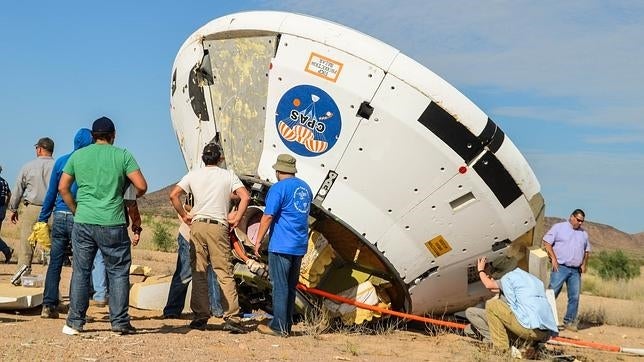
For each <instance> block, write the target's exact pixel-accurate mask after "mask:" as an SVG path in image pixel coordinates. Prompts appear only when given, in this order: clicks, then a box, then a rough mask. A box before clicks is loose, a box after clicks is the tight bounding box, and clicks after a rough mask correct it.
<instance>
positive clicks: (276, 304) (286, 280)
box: [268, 252, 302, 334]
mask: <svg viewBox="0 0 644 362" xmlns="http://www.w3.org/2000/svg"><path fill="white" fill-rule="evenodd" d="M301 265H302V256H301V255H289V254H280V253H272V252H269V253H268V274H269V276H270V277H271V284H273V293H272V296H273V320H272V321H271V322H270V323H269V324H268V326H269V327H271V329H272V330H274V331H276V332H279V333H283V334H288V333H291V327H292V326H293V309H294V308H295V295H296V290H295V287H296V286H297V281H298V280H299V278H300V266H301Z"/></svg>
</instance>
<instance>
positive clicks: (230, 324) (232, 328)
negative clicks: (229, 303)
mask: <svg viewBox="0 0 644 362" xmlns="http://www.w3.org/2000/svg"><path fill="white" fill-rule="evenodd" d="M224 331H228V332H230V333H232V334H244V333H246V330H245V329H244V326H243V325H242V324H241V322H239V321H237V320H235V319H233V318H226V319H225V320H224Z"/></svg>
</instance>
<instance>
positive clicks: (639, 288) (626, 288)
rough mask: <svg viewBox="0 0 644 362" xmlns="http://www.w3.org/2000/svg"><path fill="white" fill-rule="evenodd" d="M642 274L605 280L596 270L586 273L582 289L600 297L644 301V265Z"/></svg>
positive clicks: (641, 268) (641, 269)
mask: <svg viewBox="0 0 644 362" xmlns="http://www.w3.org/2000/svg"><path fill="white" fill-rule="evenodd" d="M640 271H641V273H640V276H639V277H637V278H635V279H631V280H603V279H602V278H600V277H599V276H598V275H597V274H596V273H595V272H594V270H592V269H591V270H590V271H589V273H587V274H584V276H583V278H582V291H583V292H584V293H587V294H592V295H597V296H600V297H607V298H615V299H624V300H635V301H640V302H644V267H640Z"/></svg>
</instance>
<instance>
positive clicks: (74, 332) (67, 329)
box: [63, 324, 81, 336]
mask: <svg viewBox="0 0 644 362" xmlns="http://www.w3.org/2000/svg"><path fill="white" fill-rule="evenodd" d="M80 333H81V331H80V330H78V329H74V328H72V327H70V326H68V325H67V324H65V325H64V326H63V334H66V335H68V336H76V335H79V334H80Z"/></svg>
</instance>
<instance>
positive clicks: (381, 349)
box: [0, 222, 644, 361]
mask: <svg viewBox="0 0 644 362" xmlns="http://www.w3.org/2000/svg"><path fill="white" fill-rule="evenodd" d="M14 228H15V226H13V225H10V224H9V223H7V222H5V223H4V226H3V230H2V235H3V238H4V239H5V240H6V241H8V242H9V244H11V245H12V246H14V247H15V245H16V240H15V239H14V238H12V237H7V235H10V236H11V235H16V233H15V230H11V229H14ZM150 232H151V231H150V230H149V228H148V230H146V231H145V232H144V233H150ZM149 237H150V235H147V234H146V235H144V240H145V239H146V238H149ZM146 248H147V246H146V243H145V242H143V243H142V244H141V245H140V246H138V247H136V248H134V249H133V263H134V264H141V265H147V266H150V267H151V268H152V270H153V273H154V274H171V273H172V272H173V269H174V265H175V254H174V253H171V252H160V251H154V250H149V249H146ZM15 268H16V264H15V258H14V260H13V262H12V263H10V264H0V283H3V284H6V283H8V281H9V279H10V277H11V275H12V274H13V272H14V271H15ZM45 268H46V267H45V266H42V265H40V264H35V265H34V271H33V273H34V274H43V275H44V273H45V270H46V269H45ZM70 276H71V268H69V267H65V268H63V275H62V284H61V294H62V296H63V299H64V301H65V302H67V301H68V299H67V296H68V295H69V294H68V291H69V279H70ZM558 303H559V310H560V313H562V312H563V310H564V309H565V307H564V304H565V298H564V297H563V296H560V298H559V300H558ZM581 306H582V307H581V308H582V311H586V313H590V314H592V313H596V312H597V311H601V314H602V315H603V318H604V319H606V320H610V319H611V318H616V316H622V317H624V316H625V315H626V316H628V315H631V316H633V318H642V315H644V302H642V301H641V300H635V301H633V300H617V299H611V298H602V297H597V296H590V295H583V296H582V300H581ZM130 314H131V316H132V324H133V325H134V326H135V327H136V328H137V329H138V333H137V334H135V335H129V336H118V335H115V334H113V333H112V332H111V331H110V324H109V318H108V314H107V308H97V307H94V306H92V307H90V309H89V312H88V317H89V322H88V324H87V325H86V329H85V331H84V332H83V333H82V334H81V335H80V336H67V335H64V334H62V332H61V329H62V327H63V324H64V318H65V317H66V314H65V313H61V315H60V318H59V319H42V318H40V307H36V308H33V309H29V310H20V311H7V310H4V311H0V331H1V332H0V333H1V334H2V336H3V338H2V341H1V342H0V359H2V360H80V361H102V360H162V361H165V360H196V359H213V360H232V361H245V360H257V361H267V360H294V361H301V360H307V361H334V360H336V361H338V360H339V361H393V360H399V361H403V360H404V361H408V360H414V361H416V360H418V361H444V360H450V361H472V360H474V361H487V360H509V359H510V357H509V356H506V355H498V354H495V353H494V352H493V351H492V350H491V349H490V348H489V347H488V346H487V345H485V344H482V343H480V342H477V341H474V340H472V339H469V338H467V337H465V336H462V335H460V334H459V333H458V331H450V330H445V329H439V330H435V329H433V328H432V327H431V326H424V325H418V324H414V325H411V324H409V325H405V324H404V323H392V324H393V325H395V327H381V328H377V329H374V330H369V329H366V328H346V329H340V330H333V331H327V332H324V333H319V332H318V331H317V330H316V329H315V328H313V327H311V326H310V325H307V324H305V323H299V324H298V325H296V326H295V328H294V329H295V332H296V333H295V335H294V336H290V337H288V338H280V337H273V336H265V335H262V334H260V333H258V332H257V331H255V330H254V329H255V326H256V325H257V324H258V321H256V320H248V321H246V322H245V323H246V327H247V329H248V330H249V333H247V334H243V335H234V334H229V333H228V332H225V331H223V330H222V326H223V320H221V319H218V318H214V317H213V318H211V319H210V321H209V328H208V329H207V330H206V331H197V330H191V329H189V328H188V327H187V324H188V323H189V321H190V316H189V315H184V317H183V319H179V320H164V319H162V318H161V312H160V311H146V310H139V309H135V308H130ZM581 327H582V329H580V330H579V332H576V333H572V332H568V331H563V332H562V334H561V335H562V336H563V337H569V338H574V339H581V340H587V341H594V342H599V343H603V344H610V345H619V346H627V347H634V348H643V347H644V329H643V328H632V327H624V326H616V325H609V324H597V325H594V324H589V325H582V326H581ZM546 349H547V350H546V352H545V353H544V354H542V355H541V357H540V359H544V360H580V361H609V360H610V361H613V360H622V361H628V360H641V358H640V357H635V356H632V355H628V354H623V353H614V352H603V351H598V350H593V349H583V348H577V347H569V346H555V345H547V346H546Z"/></svg>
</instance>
